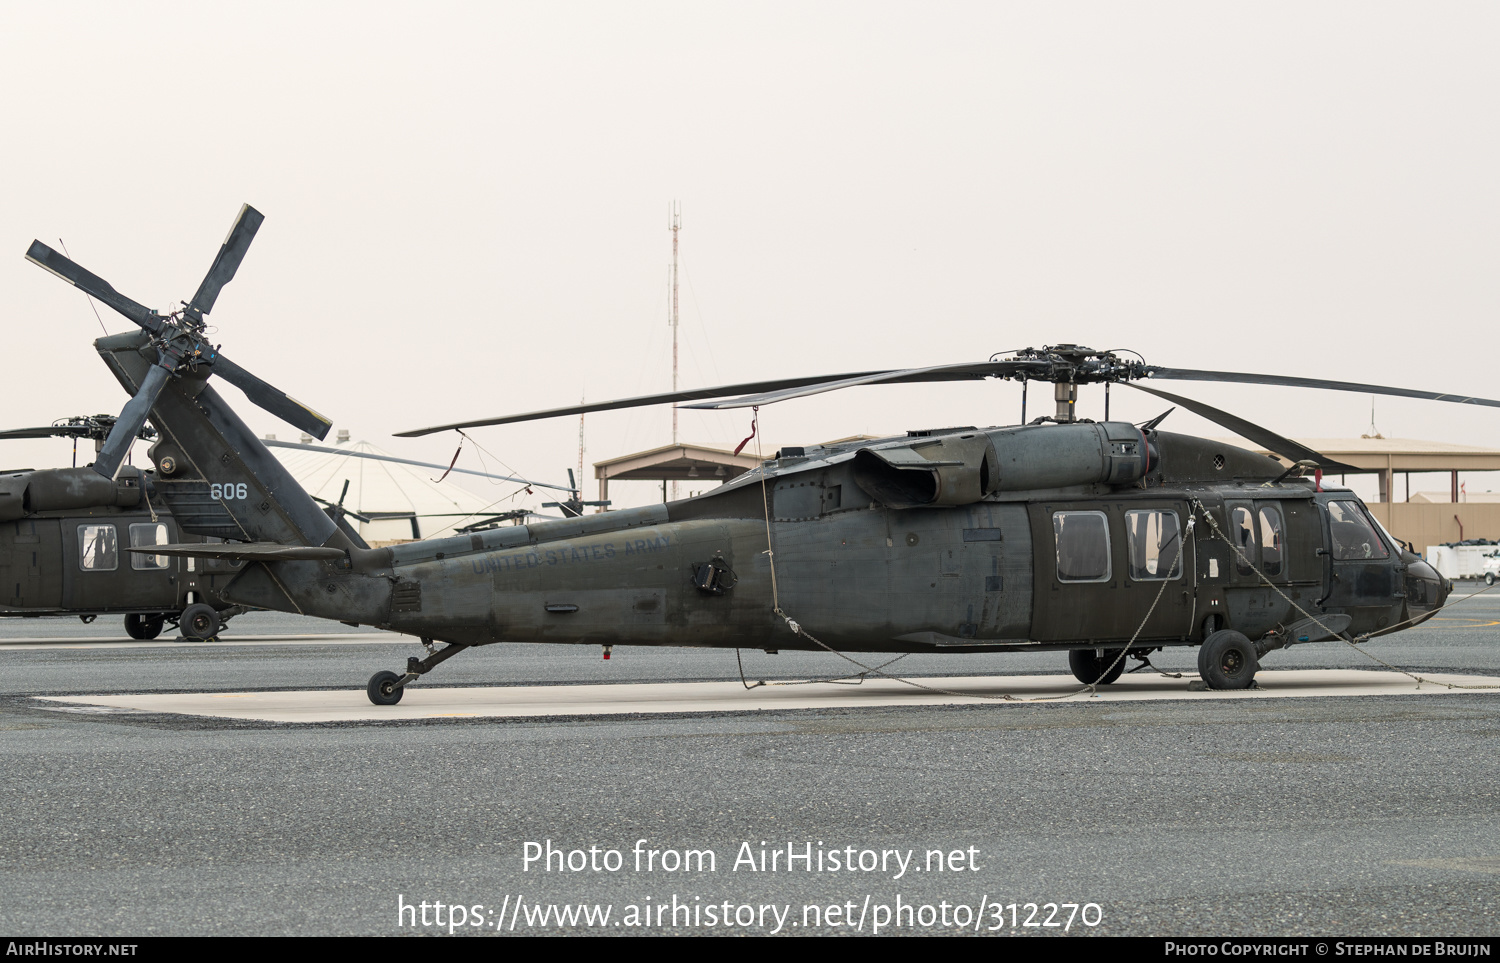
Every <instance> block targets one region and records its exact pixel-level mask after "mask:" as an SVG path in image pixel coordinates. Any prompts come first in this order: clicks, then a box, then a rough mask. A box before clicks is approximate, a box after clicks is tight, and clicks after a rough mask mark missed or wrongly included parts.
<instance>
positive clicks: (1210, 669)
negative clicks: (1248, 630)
mask: <svg viewBox="0 0 1500 963" xmlns="http://www.w3.org/2000/svg"><path fill="white" fill-rule="evenodd" d="M1259 668H1260V659H1259V658H1257V657H1256V655H1255V645H1254V644H1253V643H1251V641H1250V640H1249V639H1247V638H1245V637H1244V636H1243V635H1241V634H1240V633H1238V632H1236V631H1234V630H1233V629H1222V630H1220V631H1218V632H1215V633H1214V634H1213V635H1210V636H1209V637H1208V638H1206V639H1204V640H1203V647H1202V648H1200V649H1199V650H1198V674H1199V675H1200V676H1202V677H1203V681H1204V683H1205V684H1206V685H1207V686H1208V687H1209V688H1210V689H1248V688H1250V687H1251V686H1252V685H1254V684H1255V673H1256V671H1257V670H1258V669H1259Z"/></svg>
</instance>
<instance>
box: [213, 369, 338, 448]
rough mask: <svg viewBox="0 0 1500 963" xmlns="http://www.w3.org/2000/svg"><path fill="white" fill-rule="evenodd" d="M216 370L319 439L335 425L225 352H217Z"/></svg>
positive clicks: (257, 402) (289, 421) (283, 418)
mask: <svg viewBox="0 0 1500 963" xmlns="http://www.w3.org/2000/svg"><path fill="white" fill-rule="evenodd" d="M213 371H214V374H216V375H218V376H219V377H221V378H223V379H224V380H225V381H227V382H229V383H230V384H232V385H234V386H235V387H236V388H238V389H240V390H241V391H243V392H244V393H245V397H246V398H249V399H250V400H251V401H252V402H253V403H255V404H257V405H259V406H260V407H262V408H264V409H265V410H267V411H269V412H270V413H271V414H273V415H275V416H276V417H278V418H280V419H281V420H282V421H285V422H286V423H287V424H289V425H291V426H292V427H294V428H301V429H302V430H303V431H305V432H307V433H308V434H309V435H312V436H313V437H314V438H317V439H318V440H319V441H321V440H322V439H324V438H326V437H328V429H329V428H332V427H333V422H331V421H329V420H328V419H327V418H325V417H323V416H322V415H320V414H318V413H317V412H316V411H313V410H312V409H311V408H309V407H307V405H304V404H303V403H302V402H300V401H298V400H297V399H296V398H293V397H292V396H291V395H289V394H287V393H286V392H285V391H282V390H281V389H280V388H277V387H274V386H273V385H271V384H269V383H267V382H265V381H262V380H260V379H259V378H257V377H256V376H255V375H253V374H251V373H250V372H248V371H246V370H245V369H244V368H241V367H240V366H239V365H237V364H235V363H234V362H233V361H230V360H229V359H228V358H226V357H224V356H223V355H222V354H215V355H214V359H213Z"/></svg>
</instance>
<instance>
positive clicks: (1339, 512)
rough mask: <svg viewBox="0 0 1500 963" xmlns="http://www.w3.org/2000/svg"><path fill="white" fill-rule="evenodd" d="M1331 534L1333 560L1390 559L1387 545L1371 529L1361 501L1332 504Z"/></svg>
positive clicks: (1329, 518) (1329, 525)
mask: <svg viewBox="0 0 1500 963" xmlns="http://www.w3.org/2000/svg"><path fill="white" fill-rule="evenodd" d="M1328 533H1329V534H1330V535H1332V536H1333V557H1334V558H1335V559H1336V560H1339V561H1348V560H1350V559H1361V558H1389V557H1390V552H1389V551H1387V550H1386V547H1385V543H1384V542H1382V541H1381V540H1380V536H1379V535H1376V534H1375V529H1373V528H1371V527H1370V522H1369V519H1367V518H1365V513H1364V512H1362V511H1360V509H1359V502H1353V501H1337V502H1329V503H1328Z"/></svg>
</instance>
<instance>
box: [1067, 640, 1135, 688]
mask: <svg viewBox="0 0 1500 963" xmlns="http://www.w3.org/2000/svg"><path fill="white" fill-rule="evenodd" d="M1068 668H1070V669H1072V670H1073V678H1075V679H1077V680H1078V681H1079V682H1082V683H1083V684H1084V685H1109V684H1110V683H1111V682H1113V681H1115V680H1116V679H1118V678H1119V677H1120V673H1122V672H1124V671H1125V660H1124V659H1123V658H1121V657H1120V650H1119V649H1105V650H1103V652H1102V653H1100V652H1096V651H1095V650H1093V649H1069V650H1068Z"/></svg>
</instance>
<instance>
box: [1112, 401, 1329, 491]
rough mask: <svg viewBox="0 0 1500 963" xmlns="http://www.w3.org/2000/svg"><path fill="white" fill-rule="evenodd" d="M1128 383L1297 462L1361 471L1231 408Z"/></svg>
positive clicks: (1322, 467)
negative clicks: (1252, 420)
mask: <svg viewBox="0 0 1500 963" xmlns="http://www.w3.org/2000/svg"><path fill="white" fill-rule="evenodd" d="M1125 383H1126V384H1128V385H1130V387H1132V388H1134V389H1135V390H1137V391H1144V392H1146V393H1147V394H1149V395H1156V397H1158V398H1165V399H1166V400H1167V401H1171V402H1174V403H1175V404H1178V405H1181V406H1182V407H1184V408H1186V409H1187V410H1188V411H1191V412H1192V413H1193V414H1195V415H1199V416H1200V417H1203V418H1207V419H1208V420H1209V421H1211V422H1213V423H1214V424H1216V425H1220V426H1222V427H1224V428H1228V429H1229V430H1230V431H1232V432H1234V433H1235V434H1236V435H1239V436H1240V437H1241V438H1248V439H1249V440H1251V441H1253V442H1255V443H1256V444H1257V445H1259V446H1261V447H1262V448H1264V449H1265V450H1266V451H1273V452H1275V453H1276V454H1278V455H1280V456H1281V457H1283V458H1286V459H1288V460H1289V461H1291V462H1292V463H1293V464H1296V463H1297V462H1300V461H1310V462H1313V463H1314V464H1316V465H1317V466H1318V467H1319V468H1321V469H1323V470H1324V471H1333V472H1358V471H1359V469H1358V468H1355V467H1354V466H1352V465H1345V464H1343V463H1342V462H1337V461H1334V460H1333V459H1332V458H1329V457H1328V456H1327V455H1321V454H1319V453H1318V452H1316V451H1313V450H1312V449H1311V448H1309V447H1307V446H1306V445H1303V444H1300V443H1298V442H1295V441H1292V439H1290V438H1283V437H1282V436H1280V435H1278V434H1276V432H1274V431H1271V430H1270V429H1269V428H1262V427H1261V426H1260V425H1257V424H1254V423H1252V422H1249V421H1246V420H1245V419H1243V418H1240V417H1238V416H1236V415H1231V414H1230V413H1229V412H1227V411H1220V410H1219V409H1218V408H1215V407H1213V406H1212V405H1205V404H1204V403H1203V402H1201V401H1194V400H1193V399H1191V398H1184V397H1182V396H1181V395H1174V394H1171V393H1169V392H1166V391H1158V390H1156V389H1155V388H1147V387H1146V386H1144V385H1140V384H1136V383H1135V382H1130V381H1127V382H1125Z"/></svg>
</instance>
